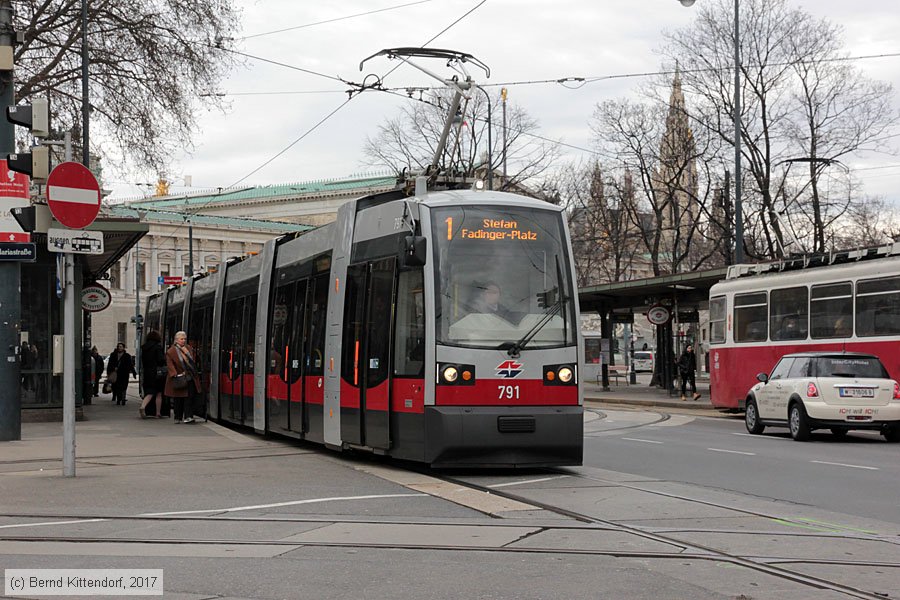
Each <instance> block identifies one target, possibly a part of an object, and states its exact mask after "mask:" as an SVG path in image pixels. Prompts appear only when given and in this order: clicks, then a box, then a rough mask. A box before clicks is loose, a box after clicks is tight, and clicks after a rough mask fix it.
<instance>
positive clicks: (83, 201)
mask: <svg viewBox="0 0 900 600" xmlns="http://www.w3.org/2000/svg"><path fill="white" fill-rule="evenodd" d="M47 204H49V205H50V212H51V213H53V216H54V218H55V219H56V220H57V221H59V222H60V223H62V224H63V225H65V226H66V227H68V228H70V229H84V228H85V227H87V226H88V225H90V224H91V223H93V222H94V219H96V218H97V213H99V212H100V184H98V183H97V178H96V177H94V174H93V173H91V172H90V170H89V169H88V168H87V167H85V166H84V165H82V164H81V163H77V162H64V163H62V164H59V165H57V166H56V167H55V168H54V169H53V171H51V172H50V177H48V178H47Z"/></svg>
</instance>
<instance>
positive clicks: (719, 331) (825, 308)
mask: <svg viewBox="0 0 900 600" xmlns="http://www.w3.org/2000/svg"><path fill="white" fill-rule="evenodd" d="M767 271H768V272H767ZM709 319H710V323H709V328H710V332H709V333H710V346H709V353H710V396H711V400H712V403H713V405H714V406H716V407H719V408H727V409H743V408H744V405H745V402H746V398H747V392H748V390H749V389H750V388H751V387H752V386H753V385H754V384H756V382H757V381H756V375H757V374H758V373H760V372H765V373H768V372H769V370H770V369H771V368H772V367H773V366H774V365H775V363H776V362H778V359H780V358H781V357H782V356H783V355H785V354H790V353H793V352H807V351H817V350H825V351H838V352H840V351H847V352H867V353H872V354H875V355H877V356H878V357H880V358H881V362H882V363H884V366H885V367H886V368H887V370H888V372H889V374H890V377H891V378H892V379H895V380H897V379H900V243H895V244H891V245H887V246H883V247H880V248H872V249H866V250H857V251H848V252H841V253H836V254H833V255H831V256H828V257H815V258H812V259H809V258H807V259H797V260H786V261H782V262H779V263H771V264H763V265H752V266H748V265H739V266H734V267H731V268H730V269H729V274H728V278H727V279H726V280H725V281H723V282H721V283H718V284H716V285H714V286H713V287H712V289H711V290H710V299H709Z"/></svg>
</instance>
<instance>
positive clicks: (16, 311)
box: [0, 0, 22, 442]
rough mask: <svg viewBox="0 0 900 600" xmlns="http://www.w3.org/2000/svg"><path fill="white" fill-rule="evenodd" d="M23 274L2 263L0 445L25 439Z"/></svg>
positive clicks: (4, 39)
mask: <svg viewBox="0 0 900 600" xmlns="http://www.w3.org/2000/svg"><path fill="white" fill-rule="evenodd" d="M12 23H13V5H12V1H11V0H0V46H12V45H13V35H15V34H14V32H13V25H12ZM15 103H16V98H15V92H14V88H13V71H12V70H9V71H0V108H2V107H6V106H12V105H14V104H15ZM15 151H16V139H15V133H14V131H13V124H12V123H10V122H9V121H7V120H6V119H2V118H0V155H3V156H5V155H6V154H8V153H13V152H15ZM21 281H22V270H21V266H20V264H19V263H18V262H15V261H10V262H0V282H2V285H0V442H2V441H12V440H20V439H22V397H21V395H20V394H21V390H20V383H21V379H20V368H21V364H20V361H21V356H20V354H19V347H20V341H19V328H20V325H21V320H22V306H21V291H20V288H21Z"/></svg>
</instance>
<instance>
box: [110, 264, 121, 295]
mask: <svg viewBox="0 0 900 600" xmlns="http://www.w3.org/2000/svg"><path fill="white" fill-rule="evenodd" d="M109 287H111V288H112V289H114V290H118V289H121V287H122V265H121V264H120V263H118V262H116V263H115V264H113V266H111V267H110V268H109Z"/></svg>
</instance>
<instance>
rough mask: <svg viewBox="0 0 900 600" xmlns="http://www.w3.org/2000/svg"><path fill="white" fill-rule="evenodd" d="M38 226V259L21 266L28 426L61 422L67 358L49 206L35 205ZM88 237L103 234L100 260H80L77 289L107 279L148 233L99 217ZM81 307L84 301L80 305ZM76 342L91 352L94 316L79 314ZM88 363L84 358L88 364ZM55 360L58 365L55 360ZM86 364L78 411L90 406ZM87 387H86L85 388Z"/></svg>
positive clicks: (79, 373) (140, 226)
mask: <svg viewBox="0 0 900 600" xmlns="http://www.w3.org/2000/svg"><path fill="white" fill-rule="evenodd" d="M34 206H35V208H36V209H37V210H36V214H35V222H34V223H33V232H32V234H31V241H32V242H34V243H35V245H36V247H37V259H36V260H35V261H34V262H30V263H28V262H23V263H22V264H21V294H20V298H21V328H20V330H19V331H20V333H19V344H20V354H19V356H20V364H19V377H20V385H19V390H18V393H19V399H20V406H21V408H22V419H23V420H24V421H45V420H60V419H61V416H62V404H63V389H62V373H61V368H60V365H61V363H62V361H61V356H62V352H63V347H62V343H61V342H62V339H61V334H62V333H63V320H62V317H63V314H64V311H63V300H62V298H61V294H60V293H59V290H58V282H57V278H58V265H57V260H56V259H57V256H59V255H58V254H56V253H54V252H50V251H49V250H48V248H47V233H46V232H47V229H48V228H62V226H61V225H60V224H59V223H57V222H56V221H55V220H53V218H52V217H51V216H50V214H49V210H47V206H46V205H43V204H35V205H34ZM85 229H86V230H87V231H95V232H102V233H103V253H102V254H78V255H76V256H77V258H76V261H77V262H76V263H75V285H76V288H77V289H81V288H82V287H84V286H85V285H87V284H89V283H91V282H95V281H100V282H101V283H105V281H104V280H106V279H108V274H107V273H108V271H109V269H110V267H111V266H112V265H113V264H115V263H116V262H117V261H119V260H120V259H121V258H122V257H123V256H124V255H125V254H126V253H127V252H128V251H129V250H130V249H131V248H132V247H133V246H134V245H135V244H136V243H137V242H138V240H140V239H141V238H142V237H143V236H144V235H145V234H146V233H147V231H148V230H149V226H148V225H147V224H146V223H141V222H140V221H139V219H136V218H116V217H110V216H109V215H107V214H105V213H103V212H101V213H100V216H98V217H97V219H96V220H95V221H94V222H93V223H92V224H91V225H89V226H88V227H86V228H85ZM79 302H80V297H79V299H78V300H76V305H77V303H79ZM78 313H80V314H82V318H80V319H76V322H75V337H76V347H77V348H82V349H83V348H84V347H85V346H86V347H87V348H90V345H91V333H90V329H91V319H90V315H91V313H89V312H87V311H78ZM85 358H86V357H84V356H83V357H82V359H85ZM54 359H56V360H54ZM82 363H85V364H87V363H86V360H82V361H76V365H75V368H76V373H75V381H76V382H78V384H77V385H76V394H75V401H76V406H77V407H78V409H77V410H78V411H80V407H81V405H82V404H89V403H90V402H91V396H92V394H91V393H90V390H89V389H88V388H87V385H88V384H89V381H90V378H89V376H86V373H84V372H83V371H84V369H85V365H84V364H82ZM82 382H84V384H85V385H81V383H82Z"/></svg>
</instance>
